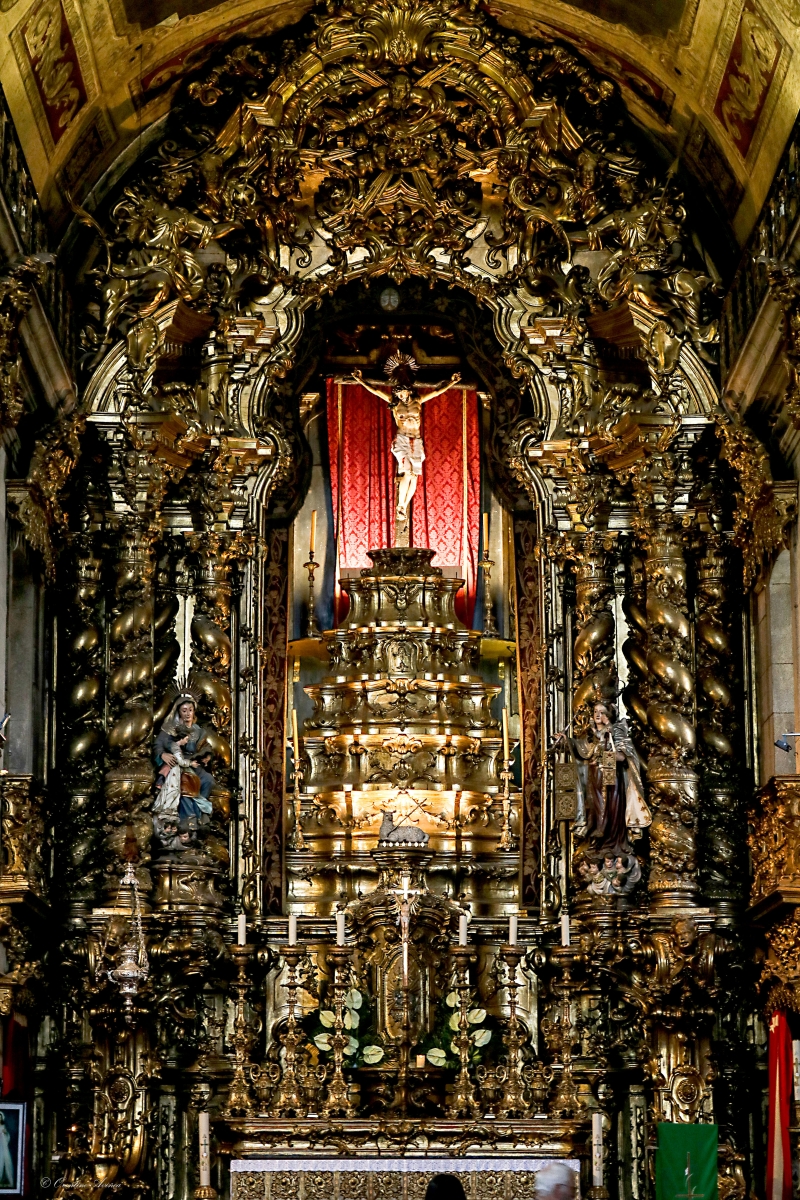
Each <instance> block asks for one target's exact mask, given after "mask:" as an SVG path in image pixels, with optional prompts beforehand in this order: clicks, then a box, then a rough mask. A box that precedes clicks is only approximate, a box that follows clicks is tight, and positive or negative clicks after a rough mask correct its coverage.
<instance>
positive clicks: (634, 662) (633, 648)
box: [622, 638, 648, 676]
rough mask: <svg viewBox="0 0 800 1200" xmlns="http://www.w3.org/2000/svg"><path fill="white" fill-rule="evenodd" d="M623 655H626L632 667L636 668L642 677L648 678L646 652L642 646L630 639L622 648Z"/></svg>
mask: <svg viewBox="0 0 800 1200" xmlns="http://www.w3.org/2000/svg"><path fill="white" fill-rule="evenodd" d="M622 653H623V654H624V655H625V657H626V659H627V660H628V662H629V663H630V664H631V666H633V667H635V668H636V670H637V671H638V672H639V674H640V675H644V676H646V675H647V674H648V671H647V659H646V657H645V654H644V651H643V650H642V648H641V646H639V645H638V644H637V643H636V642H634V641H633V639H632V638H629V639H628V640H627V641H626V642H625V644H624V645H623V647H622Z"/></svg>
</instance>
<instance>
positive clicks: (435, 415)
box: [328, 379, 480, 625]
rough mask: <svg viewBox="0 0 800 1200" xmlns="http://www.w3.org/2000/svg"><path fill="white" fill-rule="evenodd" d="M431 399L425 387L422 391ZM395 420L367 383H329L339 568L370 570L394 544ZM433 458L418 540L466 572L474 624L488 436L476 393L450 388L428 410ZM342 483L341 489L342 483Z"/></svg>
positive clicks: (421, 495) (415, 518) (463, 609)
mask: <svg viewBox="0 0 800 1200" xmlns="http://www.w3.org/2000/svg"><path fill="white" fill-rule="evenodd" d="M420 394H421V395H422V396H423V397H424V394H425V389H424V388H421V389H420ZM394 434H395V429H394V421H393V419H392V413H391V409H390V408H389V405H388V403H387V402H385V401H382V400H379V399H378V397H377V396H373V395H371V394H370V393H369V392H367V391H366V390H365V389H364V388H362V387H361V385H360V384H355V383H340V382H338V380H335V379H329V380H328V448H329V452H330V468H331V492H332V500H333V520H334V530H335V531H336V544H337V547H338V555H339V568H340V569H341V568H347V567H368V566H369V565H370V562H369V559H368V558H367V551H368V550H374V549H377V548H379V547H384V546H391V545H393V543H394V479H395V474H396V463H395V459H394V457H393V455H392V442H393V440H394ZM422 440H423V445H424V446H425V453H426V455H427V457H426V459H425V462H424V463H423V467H422V475H421V476H420V479H419V482H418V484H417V491H416V493H415V495H414V501H413V504H412V508H411V516H412V521H411V541H412V544H413V545H415V546H426V547H428V548H430V549H435V550H436V555H435V556H434V559H433V562H434V565H435V566H446V567H458V568H459V573H463V574H464V576H465V578H466V583H467V586H466V597H465V596H464V592H463V591H462V592H460V593H459V596H458V598H457V601H456V609H457V611H458V615H459V616H460V617H461V619H462V620H463V621H464V623H465V624H466V625H471V624H472V615H473V611H474V608H475V586H476V577H477V558H478V537H479V529H480V438H479V432H478V400H477V396H476V394H475V392H473V391H469V390H467V389H465V388H450V389H449V390H448V391H446V392H444V393H443V394H442V395H441V396H437V397H436V399H435V400H431V401H430V403H429V404H424V405H423V408H422ZM340 479H341V488H340V486H339V481H340Z"/></svg>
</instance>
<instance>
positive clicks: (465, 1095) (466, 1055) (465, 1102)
mask: <svg viewBox="0 0 800 1200" xmlns="http://www.w3.org/2000/svg"><path fill="white" fill-rule="evenodd" d="M450 956H451V958H452V959H453V962H454V963H455V969H456V991H457V992H458V1034H457V1036H456V1037H455V1038H453V1041H454V1042H455V1044H456V1046H457V1047H458V1057H459V1068H458V1075H457V1076H456V1079H455V1082H454V1084H453V1095H452V1098H451V1100H450V1104H449V1105H448V1116H450V1117H457V1118H458V1117H474V1116H476V1115H477V1114H478V1113H479V1112H480V1109H479V1106H478V1102H477V1100H476V1099H475V1088H474V1086H473V1083H472V1079H471V1077H470V1073H469V1060H470V1052H471V1050H472V1039H471V1037H470V1033H469V1002H470V982H469V965H470V963H473V962H475V961H476V958H477V955H476V953H475V950H474V948H473V947H472V946H451V947H450Z"/></svg>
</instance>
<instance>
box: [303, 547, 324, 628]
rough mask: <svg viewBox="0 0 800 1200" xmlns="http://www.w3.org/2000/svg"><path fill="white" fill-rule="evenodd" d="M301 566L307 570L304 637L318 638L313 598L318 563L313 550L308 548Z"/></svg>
mask: <svg viewBox="0 0 800 1200" xmlns="http://www.w3.org/2000/svg"><path fill="white" fill-rule="evenodd" d="M303 566H304V567H305V569H306V570H307V571H308V618H307V620H306V637H309V638H318V637H319V636H320V632H319V625H318V624H317V608H316V603H315V599H314V574H315V572H316V570H317V567H318V566H319V563H318V562H317V561H316V560H315V558H314V551H313V550H309V552H308V562H304V563H303Z"/></svg>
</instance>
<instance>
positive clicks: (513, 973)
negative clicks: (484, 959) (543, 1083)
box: [497, 945, 527, 1117]
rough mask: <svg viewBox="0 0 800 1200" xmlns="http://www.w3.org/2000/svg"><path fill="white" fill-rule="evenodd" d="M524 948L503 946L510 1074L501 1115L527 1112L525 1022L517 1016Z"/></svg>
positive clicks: (502, 1102) (501, 952)
mask: <svg viewBox="0 0 800 1200" xmlns="http://www.w3.org/2000/svg"><path fill="white" fill-rule="evenodd" d="M524 955H525V951H524V950H523V949H522V948H521V947H520V946H511V945H505V946H501V947H500V957H501V958H502V960H503V962H504V963H505V967H506V988H507V989H508V1014H509V1015H508V1033H507V1034H506V1038H505V1043H506V1059H507V1072H508V1074H507V1077H506V1084H505V1088H504V1090H503V1098H502V1100H501V1102H500V1108H499V1109H498V1113H497V1115H498V1116H499V1117H523V1116H525V1115H526V1113H527V1105H526V1103H525V1084H524V1082H523V1078H522V1047H523V1046H524V1044H525V1034H524V1032H523V1028H522V1022H521V1021H520V1019H519V1017H518V1015H517V988H518V987H519V983H518V982H517V967H518V966H519V964H520V962H521V961H522V959H523V957H524Z"/></svg>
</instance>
